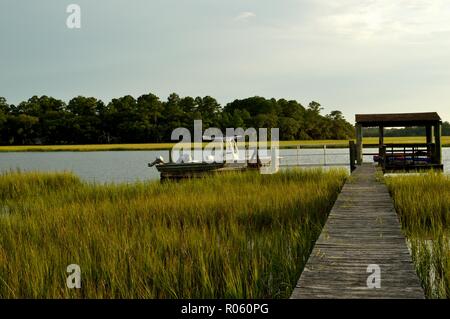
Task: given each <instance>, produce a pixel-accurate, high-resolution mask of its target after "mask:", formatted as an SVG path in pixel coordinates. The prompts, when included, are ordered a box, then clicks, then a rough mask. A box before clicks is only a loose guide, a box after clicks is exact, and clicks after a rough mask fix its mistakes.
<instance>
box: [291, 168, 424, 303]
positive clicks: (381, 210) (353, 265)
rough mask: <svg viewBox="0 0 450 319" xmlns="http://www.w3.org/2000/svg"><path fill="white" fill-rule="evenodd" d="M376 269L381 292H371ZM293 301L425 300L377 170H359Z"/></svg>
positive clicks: (339, 200)
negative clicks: (369, 282)
mask: <svg viewBox="0 0 450 319" xmlns="http://www.w3.org/2000/svg"><path fill="white" fill-rule="evenodd" d="M373 264H375V265H378V266H379V267H380V270H381V276H380V277H381V287H380V288H368V287H367V278H368V276H369V275H371V273H368V272H367V267H368V266H369V265H373ZM291 298H293V299H296V298H300V299H310V298H332V299H337V298H402V299H403V298H417V299H423V298H424V292H423V289H422V287H421V285H420V280H419V278H418V277H417V274H416V272H415V270H414V265H413V263H412V260H411V256H410V253H409V251H408V248H407V246H406V240H405V237H404V236H403V234H402V232H401V229H400V223H399V221H398V218H397V214H396V212H395V208H394V204H393V201H392V198H391V196H390V194H389V192H388V190H387V187H386V186H385V185H384V184H383V183H382V182H380V181H378V179H377V174H376V167H375V166H374V165H372V164H363V165H361V166H359V167H358V168H357V169H356V170H355V171H354V172H353V173H352V175H351V177H350V178H349V180H348V181H347V182H346V184H345V185H344V187H343V188H342V191H341V193H340V194H339V196H338V198H337V200H336V202H335V204H334V206H333V208H332V210H331V212H330V215H329V217H328V220H327V222H326V224H325V226H324V228H323V230H322V233H321V234H320V236H319V238H318V240H317V242H316V244H315V246H314V248H313V251H312V253H311V255H310V256H309V259H308V262H307V264H306V266H305V269H304V270H303V272H302V274H301V276H300V279H299V281H298V283H297V285H296V287H295V289H294V291H293V292H292V295H291Z"/></svg>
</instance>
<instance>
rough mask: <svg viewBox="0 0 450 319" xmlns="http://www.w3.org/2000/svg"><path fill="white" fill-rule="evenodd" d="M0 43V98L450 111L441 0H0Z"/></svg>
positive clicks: (448, 40)
mask: <svg viewBox="0 0 450 319" xmlns="http://www.w3.org/2000/svg"><path fill="white" fill-rule="evenodd" d="M71 3H76V4H79V5H80V7H81V23H82V25H81V29H79V30H71V29H68V28H67V27H66V19H67V16H68V14H67V13H66V7H67V6H68V5H69V4H71ZM0 43H1V44H0V96H4V97H6V98H7V99H8V101H9V102H10V103H17V102H19V101H21V100H24V99H28V98H29V97H30V96H32V95H43V94H46V95H51V96H54V97H57V98H61V99H64V100H66V101H67V100H68V99H70V98H71V97H73V96H76V95H87V96H96V97H99V98H101V99H103V100H105V101H109V100H110V99H111V98H112V97H118V96H123V95H126V94H131V95H133V96H136V97H137V96H139V95H141V94H143V93H148V92H152V93H155V94H157V95H158V96H160V97H161V98H162V99H165V98H166V97H167V96H168V95H169V94H170V93H171V92H177V93H178V94H180V95H182V96H184V95H190V96H198V95H201V96H204V95H211V96H214V97H216V98H217V99H218V100H219V101H220V102H221V103H222V104H225V103H227V102H229V101H232V100H233V99H235V98H243V97H248V96H254V95H260V96H264V97H276V98H287V99H296V100H298V101H300V102H302V103H303V104H305V105H306V104H308V103H309V102H310V101H311V100H315V101H318V102H320V103H321V104H322V105H323V106H324V108H325V112H330V111H331V110H334V109H339V110H342V111H343V112H344V115H345V117H346V118H347V119H349V120H350V121H353V119H354V114H355V113H373V112H410V111H437V112H439V113H440V115H441V117H442V118H443V119H444V120H447V121H448V120H450V1H448V0H378V1H376V0H335V1H332V0H184V1H183V0H95V1H92V0H71V1H64V0H40V1H32V0H28V1H27V0H1V2H0Z"/></svg>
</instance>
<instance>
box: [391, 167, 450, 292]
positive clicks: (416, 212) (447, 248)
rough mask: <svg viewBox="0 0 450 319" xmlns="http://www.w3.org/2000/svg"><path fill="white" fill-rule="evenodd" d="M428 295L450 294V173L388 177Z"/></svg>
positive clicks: (418, 271) (417, 268)
mask: <svg viewBox="0 0 450 319" xmlns="http://www.w3.org/2000/svg"><path fill="white" fill-rule="evenodd" d="M385 180H386V183H387V185H388V187H389V189H390V192H391V194H392V196H393V199H394V202H395V207H396V210H397V212H398V214H399V218H400V221H401V224H402V227H403V231H404V233H405V235H406V237H407V239H408V241H409V243H410V244H411V252H412V257H413V260H414V263H415V266H416V270H417V273H418V275H419V277H420V279H421V281H422V285H423V287H424V289H425V293H426V296H427V297H428V298H450V242H449V240H450V236H449V235H450V177H449V176H448V175H444V174H438V173H429V174H425V175H417V176H412V175H408V176H396V177H388V178H386V179H385Z"/></svg>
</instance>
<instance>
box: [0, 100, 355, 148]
mask: <svg viewBox="0 0 450 319" xmlns="http://www.w3.org/2000/svg"><path fill="white" fill-rule="evenodd" d="M322 110H323V109H322V107H321V106H320V104H319V103H317V102H311V103H309V104H308V105H307V106H306V107H304V106H303V105H302V104H300V103H299V102H297V101H294V100H285V99H278V100H277V99H274V98H272V99H266V98H263V97H259V96H255V97H250V98H246V99H240V100H235V101H233V102H231V103H228V104H227V105H225V106H223V107H222V106H221V105H220V104H219V103H218V102H217V100H216V99H214V98H213V97H210V96H205V97H196V98H193V97H189V96H187V97H180V96H179V95H177V94H175V93H173V94H171V95H170V96H169V97H168V98H167V100H166V101H161V100H160V99H159V97H157V96H156V95H154V94H151V93H150V94H144V95H141V96H139V97H138V98H137V99H136V98H134V97H132V96H130V95H127V96H123V97H120V98H115V99H112V100H111V101H110V102H109V103H107V104H106V103H104V102H103V101H101V100H99V99H97V98H95V97H84V96H78V97H75V98H73V99H71V100H70V101H69V102H68V103H65V102H64V101H62V100H59V99H55V98H53V97H49V96H45V95H44V96H40V97H38V96H33V97H31V98H30V99H29V100H27V101H23V102H21V103H19V104H18V105H10V104H8V103H7V101H6V99H5V98H2V97H0V144H2V145H25V144H26V145H32V144H49V145H50V144H96V143H100V144H104V143H105V144H106V143H158V142H170V141H171V133H172V130H173V129H175V128H177V127H186V128H189V129H191V130H193V122H194V120H199V119H201V120H202V121H203V129H206V128H208V127H217V128H219V129H221V130H223V131H225V129H226V128H228V127H233V128H238V127H242V128H244V129H246V128H249V127H254V128H259V127H265V128H268V129H270V128H275V127H277V128H279V129H280V139H281V140H310V139H348V138H353V137H354V129H353V126H352V125H351V124H350V123H349V122H347V121H346V120H345V119H344V117H343V116H342V113H341V112H340V111H332V112H330V113H329V114H326V115H322V114H321V112H322Z"/></svg>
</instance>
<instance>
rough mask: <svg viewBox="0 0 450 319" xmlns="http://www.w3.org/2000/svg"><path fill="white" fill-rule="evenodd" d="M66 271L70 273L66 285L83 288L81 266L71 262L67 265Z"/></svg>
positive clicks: (70, 287)
mask: <svg viewBox="0 0 450 319" xmlns="http://www.w3.org/2000/svg"><path fill="white" fill-rule="evenodd" d="M66 271H67V272H68V273H69V276H67V280H66V285H67V288H69V289H74V288H76V289H80V288H81V268H80V266H79V265H77V264H71V265H69V266H67V269H66Z"/></svg>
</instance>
